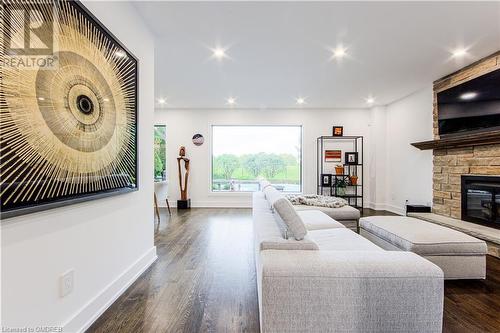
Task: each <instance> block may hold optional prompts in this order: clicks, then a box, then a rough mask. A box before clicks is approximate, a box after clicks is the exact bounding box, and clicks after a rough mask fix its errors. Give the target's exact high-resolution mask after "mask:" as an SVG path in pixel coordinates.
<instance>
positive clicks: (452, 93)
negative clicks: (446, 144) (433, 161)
mask: <svg viewBox="0 0 500 333" xmlns="http://www.w3.org/2000/svg"><path fill="white" fill-rule="evenodd" d="M437 103H438V124H439V134H440V135H441V136H448V135H460V134H465V133H474V132H482V131H490V130H500V69H497V70H494V71H492V72H490V73H487V74H485V75H482V76H480V77H477V78H475V79H472V80H470V81H467V82H464V83H462V84H460V85H458V86H455V87H453V88H450V89H447V90H444V91H441V92H439V93H438V94H437Z"/></svg>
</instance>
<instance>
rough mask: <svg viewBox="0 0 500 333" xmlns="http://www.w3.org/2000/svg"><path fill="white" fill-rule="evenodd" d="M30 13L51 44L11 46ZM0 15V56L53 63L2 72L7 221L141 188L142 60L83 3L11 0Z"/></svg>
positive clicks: (0, 138)
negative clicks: (0, 37) (1, 44)
mask: <svg viewBox="0 0 500 333" xmlns="http://www.w3.org/2000/svg"><path fill="white" fill-rule="evenodd" d="M28 12H30V13H33V12H36V13H38V15H39V16H40V17H39V18H40V20H41V22H42V24H41V25H40V27H38V28H37V29H36V37H38V39H37V40H39V41H43V42H42V44H46V45H48V47H47V48H41V49H31V48H29V45H31V44H29V43H26V42H25V43H24V48H23V46H22V45H21V46H18V45H16V47H20V48H19V49H17V48H16V49H14V48H12V47H13V46H12V45H13V44H12V43H9V42H8V41H9V39H13V38H14V37H13V36H17V34H18V33H19V31H17V30H19V29H23V28H25V27H26V24H25V23H26V22H25V16H26V15H22V14H19V13H28ZM4 14H5V15H7V16H8V20H6V21H5V22H6V26H5V27H4V29H2V33H5V36H4V37H6V40H7V44H5V45H9V47H6V48H5V50H4V51H5V53H3V52H2V58H4V57H5V58H8V59H11V58H15V57H23V56H26V57H37V58H38V59H40V57H42V58H43V59H46V60H47V61H46V62H40V61H38V62H37V64H38V66H37V67H31V68H29V69H28V68H21V67H20V66H12V65H6V66H1V68H0V77H1V78H2V79H1V80H0V116H1V124H0V148H1V150H2V154H1V157H0V178H1V181H0V187H1V192H0V193H1V194H0V201H1V217H2V218H8V217H12V216H17V215H23V214H27V213H32V212H35V211H40V210H45V209H50V208H55V207H59V206H64V205H69V204H73V203H77V202H81V201H87V200H93V199H97V198H101V197H105V196H110V195H115V194H122V193H126V192H131V191H136V190H137V189H138V181H137V178H138V175H137V153H138V143H137V76H138V70H137V68H138V61H137V58H136V57H135V56H134V55H133V54H132V53H131V52H129V51H128V50H127V49H126V47H125V46H124V45H123V44H122V43H121V42H120V41H118V40H117V39H116V38H115V37H114V36H113V35H112V33H111V32H109V31H108V30H107V29H106V27H104V26H103V25H102V24H101V23H100V22H99V21H98V20H97V19H96V18H95V17H94V16H93V15H92V14H91V13H90V12H89V11H88V10H87V9H86V8H85V7H84V6H83V5H82V4H81V3H80V2H78V1H67V0H61V1H48V2H47V1H25V2H23V1H20V2H18V1H15V2H6V3H4V4H2V15H4ZM25 36H28V34H25ZM29 36H30V37H29V38H33V36H32V35H29ZM26 38H28V37H26ZM49 46H50V47H49ZM37 47H40V46H37ZM35 51H36V52H38V53H33V52H35ZM43 52H46V53H43ZM49 60H52V61H49ZM7 63H13V62H12V61H10V62H7ZM49 63H50V65H51V66H50V67H49ZM42 65H44V66H45V67H44V66H42Z"/></svg>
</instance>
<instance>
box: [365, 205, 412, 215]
mask: <svg viewBox="0 0 500 333" xmlns="http://www.w3.org/2000/svg"><path fill="white" fill-rule="evenodd" d="M368 208H371V209H375V210H387V211H389V212H391V213H394V214H398V215H405V213H406V212H405V210H404V209H403V208H401V207H398V206H394V205H389V204H385V203H375V202H369V203H368Z"/></svg>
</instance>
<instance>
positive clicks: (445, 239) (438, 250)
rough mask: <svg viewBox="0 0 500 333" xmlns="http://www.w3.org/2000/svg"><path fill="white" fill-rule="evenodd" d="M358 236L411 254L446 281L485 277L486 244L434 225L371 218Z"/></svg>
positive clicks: (406, 219)
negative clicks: (436, 268) (432, 266)
mask: <svg viewBox="0 0 500 333" xmlns="http://www.w3.org/2000/svg"><path fill="white" fill-rule="evenodd" d="M359 224H360V234H361V235H362V236H364V237H365V238H367V239H369V240H370V241H372V242H373V243H375V244H377V245H378V246H380V247H382V248H383V249H386V250H390V251H411V252H414V253H416V254H418V255H420V256H422V257H424V258H426V259H427V260H429V261H431V262H433V263H434V264H436V265H437V266H439V267H440V268H441V269H442V270H443V272H444V278H445V279H484V278H486V253H487V246H486V242H484V241H482V240H480V239H477V238H474V237H472V236H469V235H467V234H464V233H463V232H460V231H457V230H453V229H450V228H446V227H443V226H440V225H437V224H434V223H430V222H425V221H422V220H419V219H416V218H413V217H405V216H370V217H363V218H361V219H360V221H359Z"/></svg>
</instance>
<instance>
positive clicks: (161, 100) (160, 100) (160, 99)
mask: <svg viewBox="0 0 500 333" xmlns="http://www.w3.org/2000/svg"><path fill="white" fill-rule="evenodd" d="M165 103H167V100H166V99H165V98H158V104H165Z"/></svg>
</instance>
